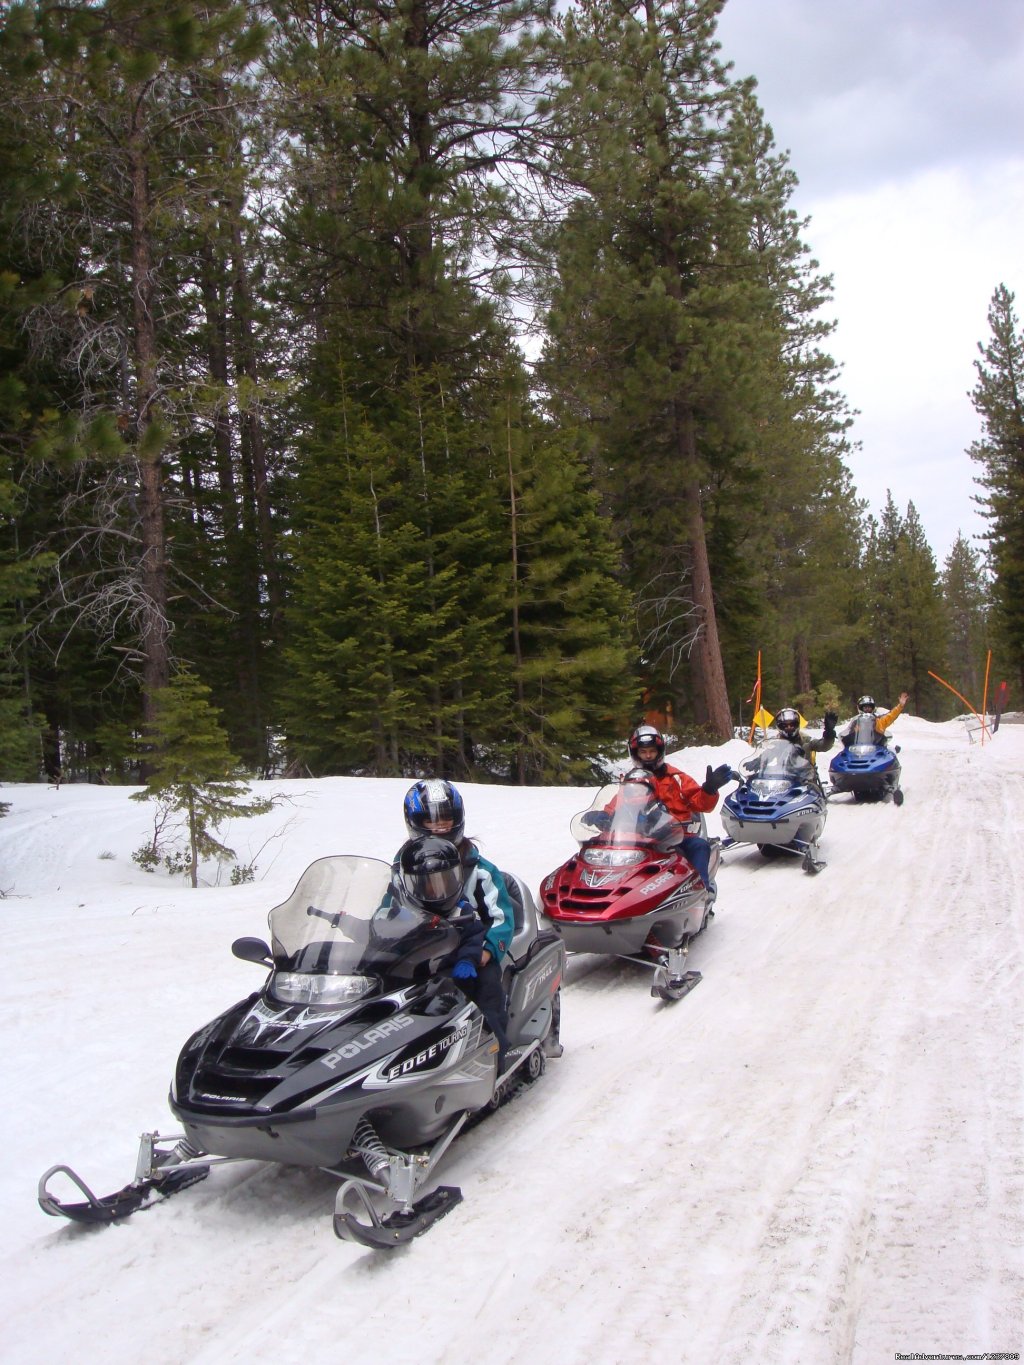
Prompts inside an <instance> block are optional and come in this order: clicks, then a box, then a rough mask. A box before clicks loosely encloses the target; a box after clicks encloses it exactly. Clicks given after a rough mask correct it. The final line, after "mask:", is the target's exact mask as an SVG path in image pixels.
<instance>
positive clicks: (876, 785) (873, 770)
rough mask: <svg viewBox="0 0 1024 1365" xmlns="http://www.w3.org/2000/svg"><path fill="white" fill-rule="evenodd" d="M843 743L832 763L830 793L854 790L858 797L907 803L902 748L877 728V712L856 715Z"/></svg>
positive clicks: (866, 799)
mask: <svg viewBox="0 0 1024 1365" xmlns="http://www.w3.org/2000/svg"><path fill="white" fill-rule="evenodd" d="M841 739H842V742H843V747H842V749H841V750H840V752H839V753H838V754H836V756H835V758H833V760H832V762H831V764H830V765H829V770H828V775H829V782H830V793H829V794H830V795H832V794H834V793H837V792H852V793H853V799H854V801H887V800H890V799H891V801H892V803H893V805H894V806H902V805H903V792H902V790H901V788H900V772H901V769H900V761H899V759H898V758H897V757H896V755H897V754H898V753H899V751H900V746H899V745H898V744H897V745H895V746H894V747H893V748H892V749H890V748H889V745H888V744H887V743H886V741H885V737H884V736H879V733H878V731H877V730H876V729H875V718H874V716H871V715H867V714H863V715H858V716H855V717H854V720H853V724H852V725H851V726H850V728H849V730H847V732H846V733H845V734H844V735H842V736H841Z"/></svg>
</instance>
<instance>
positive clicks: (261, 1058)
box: [171, 981, 462, 1118]
mask: <svg viewBox="0 0 1024 1365" xmlns="http://www.w3.org/2000/svg"><path fill="white" fill-rule="evenodd" d="M461 1003H462V997H461V995H460V994H459V993H458V992H456V991H455V990H454V989H453V988H452V986H451V983H450V982H445V981H433V982H428V983H424V984H423V985H421V986H416V987H412V988H409V989H405V990H402V991H398V992H395V993H392V994H390V995H384V996H380V995H378V996H376V997H375V998H373V999H372V1000H371V1001H368V1002H365V1003H360V1004H357V1005H353V1006H350V1007H348V1008H346V1009H344V1010H330V1011H325V1010H324V1009H323V1008H322V1007H304V1006H295V1005H286V1006H282V1005H280V1004H278V1003H276V1002H275V1001H273V1000H272V999H271V998H270V997H269V996H268V995H267V993H266V992H264V993H263V994H261V995H260V996H258V997H256V998H255V999H253V998H250V999H249V1000H245V1001H242V1002H240V1003H239V1004H238V1005H236V1006H234V1007H233V1008H232V1009H230V1010H227V1011H225V1013H224V1014H222V1015H220V1016H219V1017H218V1018H217V1019H215V1020H213V1021H212V1022H211V1023H210V1024H208V1025H207V1026H206V1027H205V1028H202V1029H200V1030H199V1031H198V1032H197V1033H195V1034H194V1035H193V1036H192V1037H191V1038H190V1039H189V1041H188V1042H187V1043H186V1044H185V1046H184V1048H183V1049H182V1052H181V1055H180V1057H179V1058H178V1065H177V1068H176V1071H175V1079H174V1087H173V1090H172V1092H171V1107H172V1109H173V1110H174V1111H175V1113H176V1114H178V1115H179V1116H181V1115H182V1114H183V1113H186V1112H187V1113H193V1114H198V1113H201V1114H208V1115H211V1114H217V1115H221V1116H224V1115H227V1114H232V1115H235V1116H236V1117H239V1118H242V1117H245V1116H246V1115H250V1116H251V1115H271V1114H273V1115H284V1114H287V1113H289V1112H291V1111H295V1110H297V1109H301V1110H303V1111H308V1109H309V1108H310V1107H315V1105H316V1104H317V1103H318V1102H319V1101H320V1100H322V1099H323V1098H325V1096H326V1094H327V1093H328V1092H329V1091H331V1090H333V1089H335V1088H336V1087H337V1085H338V1083H339V1082H340V1081H344V1080H345V1079H347V1078H349V1077H350V1076H351V1075H352V1073H354V1072H362V1071H363V1070H365V1069H366V1068H368V1067H373V1066H374V1065H376V1064H377V1063H379V1062H380V1061H381V1060H382V1059H384V1058H387V1057H388V1056H389V1055H390V1054H391V1053H395V1052H400V1051H404V1050H405V1048H406V1047H407V1046H411V1045H413V1044H414V1043H416V1042H417V1041H419V1040H422V1039H424V1038H426V1037H427V1036H428V1035H430V1034H432V1033H436V1032H437V1030H438V1027H439V1025H440V1024H443V1022H444V1020H445V1017H446V1016H447V1015H449V1014H450V1013H451V1012H452V1011H454V1010H457V1009H458V1008H459V1006H460V1005H461Z"/></svg>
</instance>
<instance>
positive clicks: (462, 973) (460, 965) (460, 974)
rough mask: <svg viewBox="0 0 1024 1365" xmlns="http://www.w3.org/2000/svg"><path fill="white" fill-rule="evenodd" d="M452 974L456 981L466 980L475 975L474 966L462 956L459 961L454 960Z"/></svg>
mask: <svg viewBox="0 0 1024 1365" xmlns="http://www.w3.org/2000/svg"><path fill="white" fill-rule="evenodd" d="M452 976H453V977H454V978H455V980H456V981H468V980H470V979H471V978H472V977H474V976H476V968H475V967H474V966H473V964H472V962H470V961H468V960H467V959H466V958H463V959H462V961H461V962H456V964H455V966H454V967H453V968H452Z"/></svg>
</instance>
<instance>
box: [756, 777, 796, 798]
mask: <svg viewBox="0 0 1024 1365" xmlns="http://www.w3.org/2000/svg"><path fill="white" fill-rule="evenodd" d="M790 785H791V784H790V783H789V782H787V781H786V779H785V778H784V777H759V778H755V780H754V781H753V782H751V784H750V787H751V790H752V791H753V793H754V795H755V796H781V795H782V793H783V792H788V791H789V788H790Z"/></svg>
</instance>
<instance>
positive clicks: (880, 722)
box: [839, 692, 910, 744]
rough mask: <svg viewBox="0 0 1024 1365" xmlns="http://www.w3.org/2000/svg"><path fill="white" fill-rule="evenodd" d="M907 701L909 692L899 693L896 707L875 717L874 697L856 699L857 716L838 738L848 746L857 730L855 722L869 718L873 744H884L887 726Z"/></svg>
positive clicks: (900, 711)
mask: <svg viewBox="0 0 1024 1365" xmlns="http://www.w3.org/2000/svg"><path fill="white" fill-rule="evenodd" d="M909 700H910V693H909V692H901V693H900V699H899V701H898V702H897V703H896V705H895V706H894V707H893V708H892V710H891V711H887V712H886V713H885V715H884V716H876V715H875V699H874V697H871V696H865V697H858V698H857V715H856V716H854V718H853V720H852V721H851V722H850V724H849V725H848V726H847V728H846V729H845V730H844V731H843V733H842V734H841V735H840V736H839V738H840V739H841V740H842V741H843V743H844V744H849V743H850V741H851V739H852V738H853V735H854V732H855V731H856V729H857V720H858V718H859V717H860V716H870V717H871V719H872V720H873V721H874V723H875V737H874V738H875V743H876V744H884V743H885V732H886V730H888V728H889V726H890V725H891V724H892V723H893V721H894V720H895V719H896V717H897V716H898V715H900V714H901V713H902V711H903V708H904V707H905V706H906V704H907V702H908V701H909ZM859 742H860V741H859V740H858V743H859Z"/></svg>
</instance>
